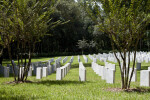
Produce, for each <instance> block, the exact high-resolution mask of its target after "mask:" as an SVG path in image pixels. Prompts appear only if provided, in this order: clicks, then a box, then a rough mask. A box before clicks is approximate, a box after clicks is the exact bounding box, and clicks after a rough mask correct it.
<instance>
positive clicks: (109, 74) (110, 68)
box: [78, 53, 150, 87]
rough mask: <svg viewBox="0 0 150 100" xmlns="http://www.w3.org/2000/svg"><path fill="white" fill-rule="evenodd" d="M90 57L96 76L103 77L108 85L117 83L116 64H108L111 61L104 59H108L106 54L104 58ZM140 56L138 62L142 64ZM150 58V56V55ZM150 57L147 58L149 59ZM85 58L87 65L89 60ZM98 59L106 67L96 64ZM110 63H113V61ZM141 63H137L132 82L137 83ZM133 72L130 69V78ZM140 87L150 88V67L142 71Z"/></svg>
mask: <svg viewBox="0 0 150 100" xmlns="http://www.w3.org/2000/svg"><path fill="white" fill-rule="evenodd" d="M101 55H102V54H101ZM111 55H112V54H111ZM88 56H89V58H90V59H91V60H92V61H93V62H92V64H91V67H92V69H93V70H94V72H96V74H98V75H99V76H101V78H102V79H103V80H106V83H111V84H113V83H115V72H116V68H115V64H111V63H108V62H107V60H109V58H104V57H106V54H104V55H103V56H102V58H101V57H99V55H93V56H92V55H90V54H89V55H88ZM139 56H140V53H138V57H137V59H138V60H137V61H139V62H141V61H142V60H139ZM149 56H150V54H149ZM149 56H146V57H147V58H148V59H149ZM142 57H145V56H142ZM83 58H84V60H85V63H87V62H88V58H87V57H86V56H85V55H83ZM147 58H141V59H147ZM97 59H99V60H100V61H104V62H105V66H101V65H98V64H97V63H96V62H97ZM114 59H115V58H113V61H114ZM109 61H112V59H111V60H109ZM143 61H144V60H143ZM78 62H80V56H78ZM139 62H137V63H136V68H135V69H134V71H133V76H132V79H131V82H136V81H137V70H141V63H139ZM145 62H146V60H145ZM131 72H132V68H130V69H129V77H130V76H131ZM140 86H148V87H150V67H148V70H141V71H140Z"/></svg>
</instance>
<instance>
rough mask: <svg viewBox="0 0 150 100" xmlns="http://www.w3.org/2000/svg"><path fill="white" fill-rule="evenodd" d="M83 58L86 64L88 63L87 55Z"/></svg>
mask: <svg viewBox="0 0 150 100" xmlns="http://www.w3.org/2000/svg"><path fill="white" fill-rule="evenodd" d="M83 58H84V61H85V63H88V58H87V57H86V56H85V55H83Z"/></svg>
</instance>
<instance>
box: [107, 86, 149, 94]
mask: <svg viewBox="0 0 150 100" xmlns="http://www.w3.org/2000/svg"><path fill="white" fill-rule="evenodd" d="M106 91H111V92H140V93H144V92H150V88H142V87H137V88H130V89H121V88H107V89H106Z"/></svg>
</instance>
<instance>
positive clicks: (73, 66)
mask: <svg viewBox="0 0 150 100" xmlns="http://www.w3.org/2000/svg"><path fill="white" fill-rule="evenodd" d="M83 65H84V67H91V63H83ZM71 68H79V64H73V65H71Z"/></svg>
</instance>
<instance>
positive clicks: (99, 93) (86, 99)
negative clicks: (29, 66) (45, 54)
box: [0, 56, 150, 100]
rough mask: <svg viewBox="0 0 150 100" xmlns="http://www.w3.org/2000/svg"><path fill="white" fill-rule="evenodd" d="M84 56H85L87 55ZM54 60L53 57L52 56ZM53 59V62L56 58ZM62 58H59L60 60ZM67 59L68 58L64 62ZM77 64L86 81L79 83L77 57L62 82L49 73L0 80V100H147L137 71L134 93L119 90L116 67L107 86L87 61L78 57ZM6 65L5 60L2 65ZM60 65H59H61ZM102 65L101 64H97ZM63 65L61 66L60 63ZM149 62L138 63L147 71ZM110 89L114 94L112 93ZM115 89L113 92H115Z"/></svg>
mask: <svg viewBox="0 0 150 100" xmlns="http://www.w3.org/2000/svg"><path fill="white" fill-rule="evenodd" d="M87 57H88V56H87ZM56 58H57V57H56ZM56 58H55V59H56ZM63 58H65V56H63V57H62V59H63ZM70 58H71V56H69V57H68V60H67V62H68V61H69V60H70ZM49 59H50V58H39V59H38V58H37V59H33V60H32V61H33V62H36V61H44V60H49ZM80 59H81V61H82V62H83V64H84V66H85V67H86V70H87V72H86V73H87V81H86V82H79V68H78V67H79V65H78V60H77V56H74V61H73V63H72V67H71V70H70V71H69V73H68V74H67V75H66V77H65V78H64V79H63V80H62V81H56V74H55V73H53V74H51V75H49V76H48V77H46V78H42V79H41V80H37V79H36V78H35V76H32V77H28V80H30V81H32V82H29V83H20V84H14V83H12V84H8V82H12V81H13V77H9V78H3V77H0V100H7V99H9V100H16V99H19V100H22V99H23V100H27V99H39V100H97V99H98V100H135V99H138V100H148V99H150V88H146V87H140V86H139V85H140V72H139V71H138V72H137V82H132V83H131V88H134V89H138V91H136V90H135V91H131V92H127V91H120V87H121V79H120V72H119V67H118V66H117V67H116V68H117V69H116V73H115V84H107V83H106V82H105V81H104V80H101V77H100V76H98V75H96V73H95V72H94V71H93V70H92V68H91V60H90V59H89V57H88V61H89V62H88V63H84V59H83V57H82V56H80ZM6 63H8V61H5V62H4V64H6ZM61 63H62V62H61ZM98 63H99V64H101V65H104V63H103V62H100V61H98ZM63 65H64V64H63ZM148 66H150V63H148V64H146V63H142V69H147V67H148ZM113 90H114V91H113ZM116 90H117V91H116Z"/></svg>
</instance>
